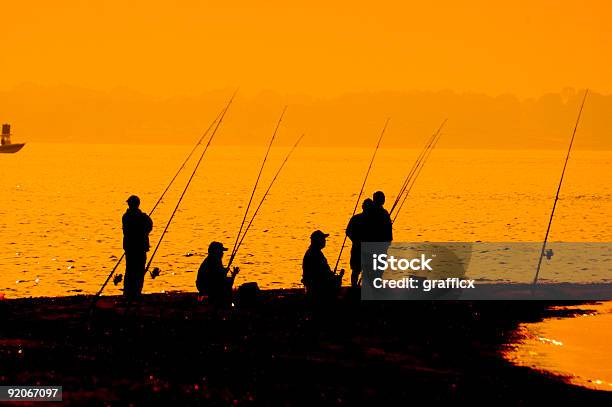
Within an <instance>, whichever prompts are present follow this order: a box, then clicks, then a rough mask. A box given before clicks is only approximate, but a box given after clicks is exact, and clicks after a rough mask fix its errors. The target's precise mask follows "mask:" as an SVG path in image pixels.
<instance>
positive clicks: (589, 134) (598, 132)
mask: <svg viewBox="0 0 612 407" xmlns="http://www.w3.org/2000/svg"><path fill="white" fill-rule="evenodd" d="M230 94H231V89H224V90H215V91H210V92H207V93H203V94H201V95H199V96H182V97H178V96H177V97H174V98H167V99H156V98H153V97H149V96H147V95H143V94H138V93H135V92H131V91H130V90H128V89H116V90H114V91H112V92H99V91H92V90H87V89H82V88H76V87H70V86H57V87H40V86H35V85H23V86H20V87H17V88H14V89H12V90H9V91H3V92H0V121H2V122H8V123H11V124H12V125H13V131H14V133H15V136H14V140H15V141H30V142H78V143H164V144H174V143H192V142H193V141H194V140H195V139H197V137H198V136H199V135H200V134H201V132H202V130H203V129H205V128H206V127H207V126H208V123H209V122H210V121H211V120H212V118H214V117H215V116H216V114H217V112H218V111H219V110H220V109H221V107H222V106H223V105H224V104H225V101H226V99H227V98H228V97H229V95H230ZM581 97H582V93H581V92H577V91H575V90H573V89H566V90H564V91H563V92H560V93H556V94H547V95H544V96H542V97H540V98H538V99H526V100H519V99H518V98H516V97H514V96H512V95H504V96H499V97H491V96H487V95H483V94H474V93H456V92H452V91H442V92H416V91H415V92H372V93H365V92H364V93H347V94H344V95H342V96H338V97H335V98H327V99H320V98H311V97H308V96H303V95H280V94H277V93H273V92H264V93H260V94H257V95H246V96H245V95H240V94H239V95H238V97H237V99H236V102H235V104H234V106H233V108H232V109H231V110H230V112H229V113H228V116H227V118H226V122H225V124H224V126H223V128H222V130H221V132H220V133H219V137H218V139H217V143H218V144H261V143H263V142H264V139H267V138H268V137H269V136H270V134H271V132H272V129H273V127H274V124H275V123H276V121H277V119H278V115H279V114H280V111H281V109H282V106H283V105H284V104H289V109H288V110H287V114H286V119H285V121H284V122H283V125H282V128H281V133H280V135H279V141H280V142H283V143H290V142H291V141H292V140H293V139H294V138H295V137H296V136H297V135H298V134H299V133H302V132H304V133H306V134H307V135H308V137H307V139H305V142H304V143H305V144H309V145H318V146H325V145H330V146H331V145H333V146H343V145H344V146H370V145H372V144H373V143H374V141H375V139H376V137H377V134H378V132H379V131H380V128H381V127H382V125H383V123H384V120H385V118H386V117H387V116H391V117H392V121H391V124H390V126H389V130H388V134H387V137H386V139H385V141H384V145H385V146H387V147H414V146H420V145H422V144H423V142H424V140H425V138H426V137H427V136H428V135H429V134H431V133H432V132H433V130H434V129H435V128H436V127H437V126H438V125H439V123H440V122H441V121H442V119H443V118H445V117H448V118H449V122H448V125H447V127H446V129H445V137H444V138H443V139H442V141H441V142H440V147H446V148H550V149H557V148H565V146H566V144H567V140H568V138H569V136H570V135H571V130H572V127H573V124H574V121H575V119H576V114H577V111H578V107H579V103H580V99H581ZM576 148H578V149H594V150H600V149H606V150H610V149H612V95H601V94H598V93H595V92H594V93H592V94H591V96H590V97H589V100H588V102H587V105H586V107H585V110H584V116H583V120H582V122H581V127H580V134H579V137H578V138H577V140H576Z"/></svg>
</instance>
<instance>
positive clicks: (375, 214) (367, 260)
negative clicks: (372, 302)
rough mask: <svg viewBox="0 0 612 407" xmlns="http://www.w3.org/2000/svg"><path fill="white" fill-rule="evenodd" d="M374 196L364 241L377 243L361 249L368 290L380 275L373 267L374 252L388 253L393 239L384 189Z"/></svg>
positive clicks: (364, 284)
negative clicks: (385, 206) (385, 205)
mask: <svg viewBox="0 0 612 407" xmlns="http://www.w3.org/2000/svg"><path fill="white" fill-rule="evenodd" d="M372 198H373V202H374V203H373V205H372V209H371V210H370V211H369V213H368V216H367V218H368V228H367V231H366V236H365V237H364V239H363V240H362V241H363V242H372V243H376V244H374V245H369V246H368V247H366V248H364V250H361V252H362V253H361V255H362V267H363V284H362V287H363V286H365V289H366V290H367V291H369V290H371V289H372V282H373V281H374V278H376V277H380V272H379V271H374V270H373V268H372V262H371V259H372V255H373V254H379V255H380V254H386V253H387V250H388V249H389V246H390V245H391V242H392V241H393V223H392V222H391V216H390V215H389V212H388V211H387V210H386V209H385V208H384V206H383V205H384V204H385V194H384V193H383V192H382V191H376V192H375V193H374V195H373V196H372Z"/></svg>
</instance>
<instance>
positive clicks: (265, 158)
mask: <svg viewBox="0 0 612 407" xmlns="http://www.w3.org/2000/svg"><path fill="white" fill-rule="evenodd" d="M286 110H287V106H285V107H284V108H283V111H282V112H281V115H280V117H279V119H278V122H277V123H276V127H275V128H274V133H272V138H271V139H270V143H269V144H268V148H267V150H266V154H265V155H264V158H263V161H262V163H261V166H260V167H259V173H258V174H257V179H256V180H255V185H253V190H252V191H251V196H250V198H249V203H248V204H247V206H246V210H245V211H244V216H243V218H242V222H241V223H240V228H239V229H238V234H237V235H236V241H235V242H234V247H233V248H232V256H231V258H230V263H231V262H232V260H233V257H234V253H235V251H236V246H237V245H238V240H239V239H240V234H241V233H242V229H243V227H244V223H245V222H246V218H247V216H248V214H249V209H250V208H251V202H253V197H254V196H255V191H256V190H257V185H258V184H259V179H260V178H261V173H262V172H263V169H264V166H265V165H266V161H267V160H268V154H269V153H270V149H271V148H272V143H274V139H275V138H276V133H277V132H278V128H279V126H280V124H281V121H282V120H283V116H285V111H286Z"/></svg>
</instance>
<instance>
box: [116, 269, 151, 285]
mask: <svg viewBox="0 0 612 407" xmlns="http://www.w3.org/2000/svg"><path fill="white" fill-rule="evenodd" d="M150 274H151V279H153V280H155V277H159V275H160V274H161V270H160V269H159V267H155V268H154V269H153V270H152V271H151V272H150ZM122 281H123V274H116V275H115V277H114V278H113V284H114V285H118V284H119V283H120V282H122Z"/></svg>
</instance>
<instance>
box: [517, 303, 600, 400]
mask: <svg viewBox="0 0 612 407" xmlns="http://www.w3.org/2000/svg"><path fill="white" fill-rule="evenodd" d="M579 308H583V309H587V310H590V311H591V312H589V313H587V314H584V315H581V316H578V317H575V318H551V319H547V320H545V321H543V322H539V323H531V324H522V325H521V328H520V329H521V332H522V333H523V334H524V335H525V338H524V339H523V340H522V341H521V342H520V343H519V344H518V346H516V347H514V348H513V349H512V350H510V351H508V352H507V353H506V354H505V357H506V358H508V359H509V360H511V361H512V362H514V363H516V364H519V365H522V366H527V367H534V368H537V369H540V370H546V371H549V372H552V373H554V374H557V375H561V376H564V377H566V378H567V380H568V381H569V382H571V383H574V384H577V385H580V386H584V387H589V388H592V389H597V390H606V391H612V329H611V328H612V303H610V302H606V303H603V304H599V305H590V306H580V307H579Z"/></svg>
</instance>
